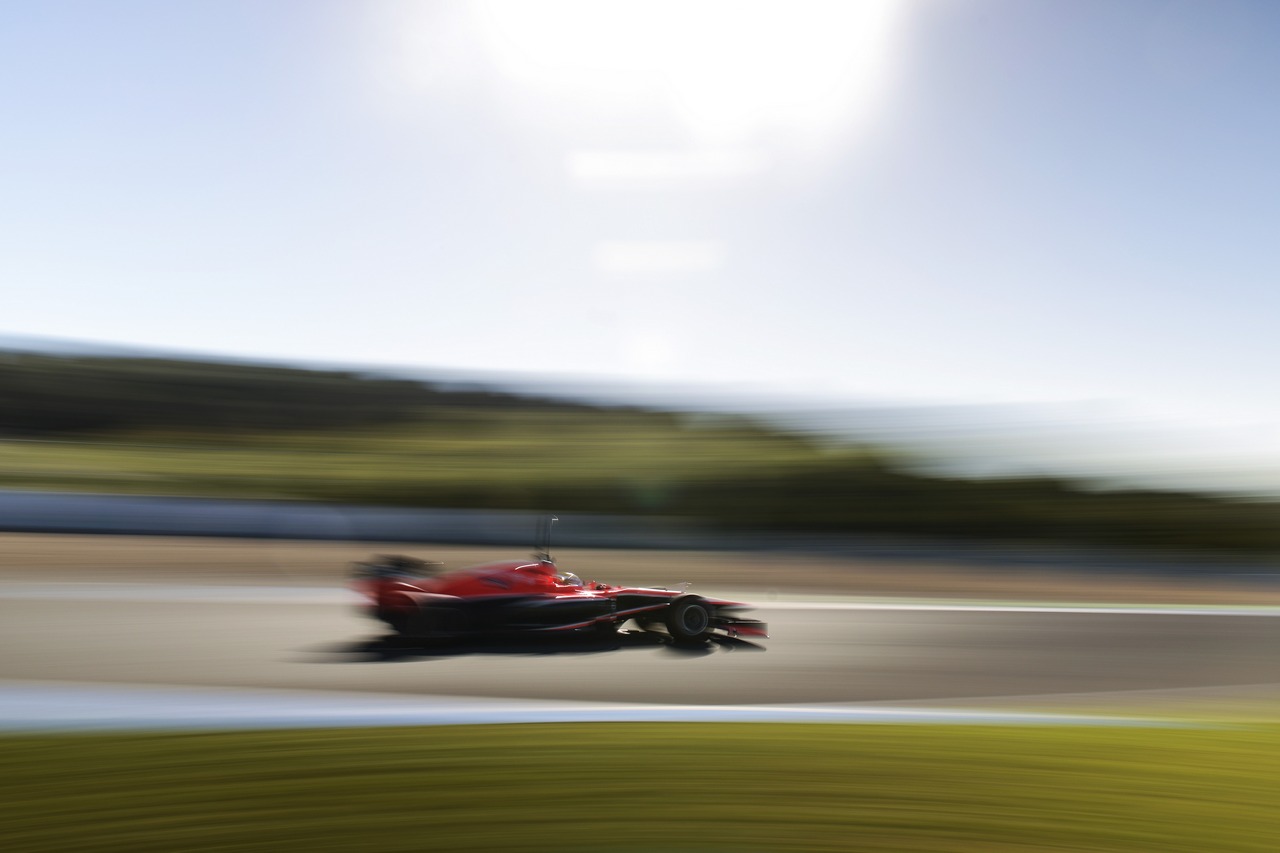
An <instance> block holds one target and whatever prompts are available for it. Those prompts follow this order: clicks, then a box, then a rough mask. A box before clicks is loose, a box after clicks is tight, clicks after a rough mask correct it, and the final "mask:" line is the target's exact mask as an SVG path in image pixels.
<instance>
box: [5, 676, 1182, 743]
mask: <svg viewBox="0 0 1280 853" xmlns="http://www.w3.org/2000/svg"><path fill="white" fill-rule="evenodd" d="M588 722H792V723H796V722H807V723H875V724H902V723H911V724H950V725H1076V726H1141V727H1150V726H1175V725H1180V724H1177V723H1171V722H1163V721H1155V720H1144V719H1136V718H1128V717H1103V716H1085V715H1072V714H1037V713H1016V712H983V711H963V710H952V709H919V708H894V707H883V706H877V707H869V706H858V705H645V704H628V703H620V702H573V701H551V700H528V699H483V698H475V697H450V696H401V695H391V694H377V693H350V692H342V693H340V692H316V691H279V690H277V691H268V690H241V689H230V688H180V687H154V686H145V687H144V686H135V685H100V684H84V683H65V682H0V731H9V732H38V731H129V730H134V731H136V730H170V731H172V730H211V729H212V730H230V729H268V728H324V727H330V726H340V727H348V726H427V725H432V726H443V725H478V724H510V723H588Z"/></svg>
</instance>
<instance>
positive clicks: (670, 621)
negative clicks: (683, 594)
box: [664, 596, 711, 643]
mask: <svg viewBox="0 0 1280 853" xmlns="http://www.w3.org/2000/svg"><path fill="white" fill-rule="evenodd" d="M664 621H665V622H666V623H667V631H668V632H669V633H670V634H671V637H672V639H674V640H675V641H676V642H677V643H700V642H702V641H703V640H705V639H706V638H707V637H709V636H710V635H711V608H710V607H709V606H707V603H706V602H705V601H703V600H702V599H701V598H698V597H697V596H690V597H689V598H677V599H676V600H675V601H674V602H673V603H672V604H671V606H670V607H668V608H667V613H666V618H665V620H664Z"/></svg>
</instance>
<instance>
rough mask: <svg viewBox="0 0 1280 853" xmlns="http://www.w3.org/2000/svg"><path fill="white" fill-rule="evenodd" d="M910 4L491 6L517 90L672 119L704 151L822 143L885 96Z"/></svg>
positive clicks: (621, 0)
mask: <svg viewBox="0 0 1280 853" xmlns="http://www.w3.org/2000/svg"><path fill="white" fill-rule="evenodd" d="M902 9H903V0H843V2H842V0H793V2H786V3H780V2H758V0H757V2H750V0H737V2H734V0H616V1H615V2H607V3H606V2H599V0H542V2H538V3H531V2H527V0H525V1H524V2H522V0H488V2H481V3H479V4H478V5H477V6H476V7H475V11H476V13H477V14H478V17H479V21H480V24H481V27H482V30H483V32H484V35H485V41H486V43H487V44H488V46H489V49H490V51H491V53H492V55H493V58H494V61H495V62H496V63H497V65H498V67H499V68H500V70H501V71H502V73H503V74H504V76H506V77H508V78H510V79H511V80H513V81H515V82H516V83H518V84H520V85H523V86H526V87H529V88H531V89H534V90H537V91H539V92H541V93H543V94H544V95H547V96H550V97H555V98H559V99H562V100H568V101H571V102H574V103H577V104H581V105H582V106H585V107H590V106H591V105H592V104H593V103H597V104H599V103H604V104H607V106H608V108H609V109H611V110H616V109H619V108H620V107H623V108H625V107H633V108H636V109H646V110H651V109H655V108H656V109H664V110H667V111H669V112H670V113H671V115H673V117H675V118H676V119H678V120H679V121H680V122H681V123H682V124H683V125H684V126H685V127H686V128H687V130H688V131H689V133H690V134H691V136H692V141H694V142H695V143H697V144H700V145H719V146H724V145H735V144H743V143H750V142H752V141H753V140H755V139H756V138H757V137H760V136H767V137H769V138H773V137H776V136H777V135H798V136H802V137H803V136H818V137H821V136H824V135H827V134H829V133H831V132H833V131H834V130H835V129H837V128H838V127H839V126H841V125H843V124H845V123H847V122H849V121H853V120H856V119H858V118H859V117H860V116H862V115H865V114H866V112H867V111H868V110H869V109H870V108H871V107H872V106H873V104H874V100H875V98H876V96H877V95H878V94H879V93H880V92H881V91H882V89H883V83H884V82H885V80H884V78H885V76H886V71H887V69H886V64H887V61H888V58H889V57H890V55H891V53H892V51H891V48H892V41H893V35H894V32H895V26H894V25H895V23H896V22H897V20H898V19H899V17H900V13H901V11H902Z"/></svg>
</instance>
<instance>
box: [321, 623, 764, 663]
mask: <svg viewBox="0 0 1280 853" xmlns="http://www.w3.org/2000/svg"><path fill="white" fill-rule="evenodd" d="M630 649H661V650H662V651H663V652H666V653H669V654H672V655H676V656H679V657H705V656H706V655H709V654H714V653H716V652H719V651H729V652H733V651H764V650H765V649H764V646H761V645H759V644H757V643H752V642H749V641H747V640H743V639H740V638H730V637H712V638H710V639H708V640H705V641H703V642H701V643H693V644H685V643H676V642H674V641H673V640H672V639H671V638H670V637H668V636H666V635H664V634H658V633H654V632H652V631H620V632H618V633H617V634H614V635H611V636H603V637H601V636H594V635H591V636H558V635H553V636H538V635H534V636H527V635H526V636H520V637H468V638H465V639H463V638H459V639H451V640H435V641H431V642H423V641H420V640H411V639H408V638H405V637H401V636H398V635H396V634H385V635H382V636H378V637H371V638H369V639H366V640H358V641H355V642H351V643H339V644H336V645H329V646H324V647H319V648H315V647H313V648H312V649H310V650H309V651H310V652H311V655H310V656H309V659H310V660H311V661H313V662H318V663H391V662H396V661H414V660H430V659H441V658H457V657H466V656H469V655H506V656H511V655H575V654H576V655H586V654H601V653H604V652H618V651H627V650H630Z"/></svg>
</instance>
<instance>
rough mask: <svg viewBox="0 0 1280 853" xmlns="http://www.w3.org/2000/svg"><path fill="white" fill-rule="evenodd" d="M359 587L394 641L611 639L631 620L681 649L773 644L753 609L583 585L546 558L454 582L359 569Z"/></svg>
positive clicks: (458, 574) (401, 568) (424, 568)
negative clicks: (726, 640)
mask: <svg viewBox="0 0 1280 853" xmlns="http://www.w3.org/2000/svg"><path fill="white" fill-rule="evenodd" d="M354 584H355V587H356V589H357V590H359V591H360V592H361V593H362V594H363V595H364V596H365V597H366V598H367V599H368V612H369V615H371V616H373V617H374V618H376V619H380V620H382V621H383V622H386V623H387V624H388V625H390V626H391V627H392V628H393V629H394V630H395V631H396V633H398V634H400V635H402V636H404V637H410V638H415V639H423V640H431V639H440V638H447V637H458V636H463V635H484V634H507V633H521V632H536V633H549V632H560V633H572V632H596V633H605V634H608V633H612V632H614V631H616V630H618V628H619V627H620V626H621V625H622V623H624V622H627V621H628V620H634V621H635V623H636V624H637V625H638V626H639V627H640V628H642V629H644V630H647V631H662V632H665V633H667V634H669V635H670V636H671V638H672V639H673V640H674V641H675V642H677V643H696V642H701V641H703V640H705V639H707V638H709V637H711V636H713V635H716V634H719V635H720V636H728V637H767V636H768V633H767V627H766V626H765V624H764V623H763V622H761V621H759V620H756V619H747V618H744V617H742V616H741V615H740V614H741V612H742V611H743V610H746V609H747V608H749V606H750V605H746V604H739V603H737V602H734V601H725V600H723V599H719V598H707V597H704V596H701V595H693V594H690V593H688V592H686V591H684V590H671V589H662V588H645V587H629V586H609V585H607V584H603V583H594V582H592V583H584V582H583V581H582V580H581V579H580V578H579V577H578V576H577V575H575V574H573V573H572V572H566V571H563V570H561V569H560V568H558V567H557V566H556V564H555V562H554V561H553V560H552V559H551V557H550V555H549V554H548V553H547V552H546V551H545V550H543V551H540V552H539V553H538V554H535V555H534V559H532V560H527V561H523V562H520V561H509V562H502V563H489V564H486V565H482V566H474V567H472V568H468V569H461V570H458V571H453V572H441V571H440V570H439V565H438V564H432V563H426V562H423V561H421V560H415V559H412V558H409V557H399V556H385V557H378V558H375V559H374V560H371V561H370V562H367V563H357V564H356V569H355V579H354Z"/></svg>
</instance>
